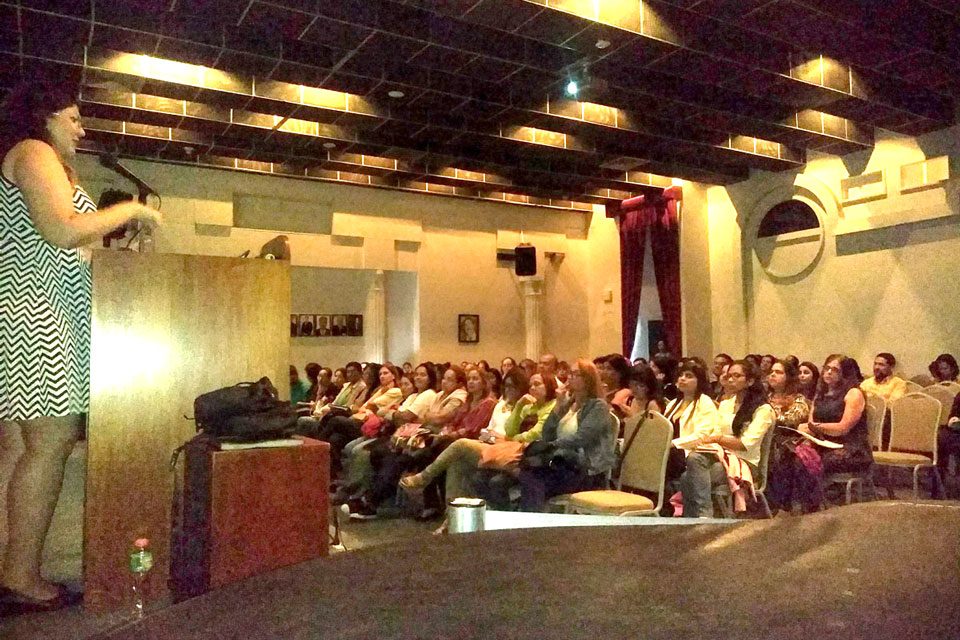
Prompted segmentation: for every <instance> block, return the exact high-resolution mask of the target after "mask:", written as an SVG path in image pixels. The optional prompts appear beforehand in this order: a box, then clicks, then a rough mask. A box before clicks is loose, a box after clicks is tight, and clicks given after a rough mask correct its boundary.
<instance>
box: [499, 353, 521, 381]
mask: <svg viewBox="0 0 960 640" xmlns="http://www.w3.org/2000/svg"><path fill="white" fill-rule="evenodd" d="M516 366H517V361H516V360H514V359H513V358H511V357H510V356H507V357H506V358H504V359H503V360H501V361H500V374H501V375H504V376H505V375H507V374H508V373H510V370H511V369H513V368H514V367H516Z"/></svg>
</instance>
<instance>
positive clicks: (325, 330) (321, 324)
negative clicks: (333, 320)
mask: <svg viewBox="0 0 960 640" xmlns="http://www.w3.org/2000/svg"><path fill="white" fill-rule="evenodd" d="M313 335H315V336H329V335H330V316H328V315H326V314H322V315H318V316H317V324H316V326H314V333H313Z"/></svg>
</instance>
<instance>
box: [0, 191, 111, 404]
mask: <svg viewBox="0 0 960 640" xmlns="http://www.w3.org/2000/svg"><path fill="white" fill-rule="evenodd" d="M73 207H74V209H75V210H76V211H77V212H78V213H90V212H94V211H96V210H97V207H96V205H95V204H94V203H93V201H92V200H91V199H90V197H89V196H88V195H87V194H86V192H84V191H83V189H81V188H80V187H76V189H75V191H74V194H73ZM89 404H90V264H89V262H88V261H87V259H86V258H85V256H84V255H83V253H82V252H81V250H80V249H61V248H59V247H55V246H54V245H52V244H50V243H49V242H47V241H46V240H44V239H43V238H42V237H41V236H40V234H39V233H38V232H37V230H36V228H35V227H34V226H33V221H32V219H31V218H30V213H29V212H28V211H27V205H26V203H25V202H24V200H23V194H22V193H21V192H20V189H18V188H17V187H16V186H15V185H14V184H13V183H11V182H10V181H9V180H7V179H6V178H5V177H3V176H2V175H0V419H2V420H30V419H32V418H37V417H41V416H65V415H69V414H75V413H84V412H86V411H87V408H88V406H89Z"/></svg>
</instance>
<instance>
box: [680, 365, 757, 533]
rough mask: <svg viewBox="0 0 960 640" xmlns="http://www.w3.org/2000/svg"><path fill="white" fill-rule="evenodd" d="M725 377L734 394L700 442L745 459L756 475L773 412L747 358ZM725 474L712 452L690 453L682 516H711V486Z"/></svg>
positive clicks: (682, 486)
mask: <svg viewBox="0 0 960 640" xmlns="http://www.w3.org/2000/svg"><path fill="white" fill-rule="evenodd" d="M727 377H728V378H729V379H730V387H731V390H732V391H733V392H734V396H733V397H732V398H728V399H726V400H724V401H723V402H721V403H720V407H719V408H718V410H717V413H718V422H717V424H716V426H715V428H714V429H713V432H712V433H711V434H710V435H708V436H706V437H705V438H703V439H702V440H701V444H703V445H709V444H718V445H720V446H721V447H723V449H724V450H725V452H728V453H732V454H734V455H736V456H737V458H739V459H740V460H741V461H742V462H746V463H747V465H748V466H749V467H750V471H751V472H752V473H753V475H756V474H757V467H758V465H759V464H760V448H761V444H762V442H763V437H764V435H765V434H766V433H767V431H768V430H770V429H771V428H773V424H774V421H775V414H774V411H773V408H772V407H771V406H770V404H769V403H768V402H767V393H766V391H765V390H764V388H763V382H762V380H761V378H760V371H759V369H758V368H757V367H754V366H753V364H752V363H750V362H748V361H746V360H738V361H737V362H734V363H733V364H732V365H730V370H729V371H728V372H727ZM727 477H728V472H727V470H726V469H725V466H724V464H723V462H721V460H720V458H719V457H718V456H717V455H716V454H715V453H708V452H699V451H694V452H692V453H691V454H690V455H689V456H688V457H687V465H686V469H685V470H684V472H683V477H682V478H681V479H680V491H681V493H682V494H683V515H684V517H687V518H709V517H712V516H713V500H712V498H711V495H712V489H713V487H714V486H717V485H720V484H724V483H726V482H727Z"/></svg>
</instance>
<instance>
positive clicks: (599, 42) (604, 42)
mask: <svg viewBox="0 0 960 640" xmlns="http://www.w3.org/2000/svg"><path fill="white" fill-rule="evenodd" d="M596 46H597V49H606V48H607V47H609V46H610V41H609V40H604V39H603V38H600V39H599V40H597V45H596Z"/></svg>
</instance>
